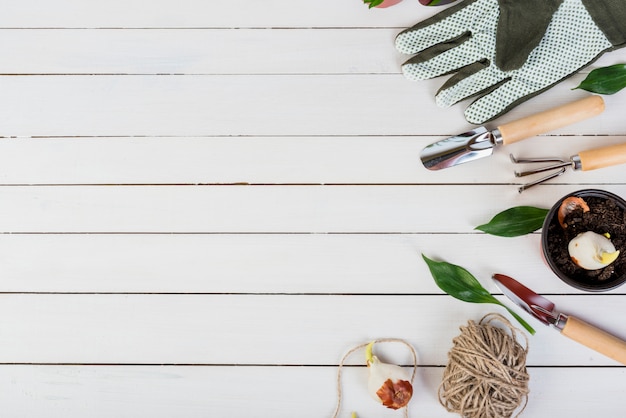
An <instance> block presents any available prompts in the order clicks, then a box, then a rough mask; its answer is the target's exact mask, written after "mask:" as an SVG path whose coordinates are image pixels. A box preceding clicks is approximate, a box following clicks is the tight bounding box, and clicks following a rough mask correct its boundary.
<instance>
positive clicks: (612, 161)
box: [578, 143, 626, 171]
mask: <svg viewBox="0 0 626 418" xmlns="http://www.w3.org/2000/svg"><path fill="white" fill-rule="evenodd" d="M578 157H579V158H580V164H581V167H580V169H581V170H582V171H589V170H595V169H596V168H602V167H609V166H612V165H618V164H624V163H626V143H624V144H619V145H611V146H609V147H603V148H597V149H592V150H589V151H582V152H579V153H578Z"/></svg>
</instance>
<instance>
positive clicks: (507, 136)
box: [498, 96, 604, 145]
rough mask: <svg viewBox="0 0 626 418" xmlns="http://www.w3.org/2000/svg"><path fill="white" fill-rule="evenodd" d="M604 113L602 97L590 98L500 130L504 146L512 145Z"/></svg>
mask: <svg viewBox="0 0 626 418" xmlns="http://www.w3.org/2000/svg"><path fill="white" fill-rule="evenodd" d="M602 111H604V100H603V99H602V97H600V96H589V97H586V98H584V99H582V100H578V101H575V102H572V103H569V104H566V105H563V106H559V107H555V108H554V109H550V110H546V111H545V112H541V113H537V114H535V115H532V116H527V117H525V118H522V119H518V120H516V121H513V122H509V123H505V124H504V125H501V126H498V130H500V133H501V134H502V143H503V144H504V145H506V144H512V143H513V142H517V141H521V140H522V139H526V138H530V137H531V136H535V135H538V134H542V133H546V132H550V131H552V130H554V129H558V128H561V127H563V126H566V125H570V124H572V123H575V122H579V121H581V120H584V119H587V118H590V117H592V116H596V115H599V114H600V113H602Z"/></svg>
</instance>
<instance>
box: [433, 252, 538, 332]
mask: <svg viewBox="0 0 626 418" xmlns="http://www.w3.org/2000/svg"><path fill="white" fill-rule="evenodd" d="M422 258H423V259H424V261H425V262H426V264H427V265H428V268H429V269H430V273H431V274H432V276H433V279H435V283H436V284H437V286H439V288H440V289H441V290H443V291H444V292H446V293H447V294H449V295H450V296H452V297H454V298H456V299H459V300H462V301H464V302H470V303H493V304H495V305H500V306H502V307H503V308H505V309H506V310H507V311H509V313H510V314H511V315H512V316H513V317H514V318H515V319H516V320H517V321H518V322H519V323H520V324H521V325H522V326H523V327H524V328H525V329H526V331H528V332H529V333H530V334H532V335H534V334H535V330H534V329H533V328H532V327H531V326H530V325H529V324H528V323H527V322H526V321H524V319H522V318H521V317H520V316H519V315H518V314H516V313H515V312H513V311H512V310H511V309H510V308H509V307H508V306H506V305H505V304H503V303H502V302H500V301H499V300H498V299H496V298H495V297H494V296H493V295H492V294H491V293H489V292H488V291H487V289H485V288H484V287H482V285H481V284H480V282H479V281H478V280H476V278H475V277H474V276H473V275H472V274H471V273H470V272H469V271H467V270H466V269H464V268H463V267H460V266H457V265H455V264H450V263H447V262H445V261H434V260H431V259H430V258H428V257H426V256H425V255H424V254H422Z"/></svg>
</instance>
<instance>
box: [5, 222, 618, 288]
mask: <svg viewBox="0 0 626 418" xmlns="http://www.w3.org/2000/svg"><path fill="white" fill-rule="evenodd" d="M539 240H540V237H539V235H538V234H532V235H529V236H524V237H519V238H513V239H506V238H499V237H493V236H490V235H486V234H453V235H450V234H434V235H433V234H424V235H422V234H417V235H407V234H401V235H388V234H384V235H368V234H354V235H343V234H331V235H329V234H287V235H275V234H272V235H258V234H235V235H221V234H217V235H216V234H208V235H206V234H182V235H181V234H148V235H128V234H122V235H97V234H70V235H67V234H60V235H59V234H36V235H30V234H29V235H20V234H4V235H0V274H1V277H2V280H1V281H0V284H1V289H2V291H4V292H95V293H100V292H131V293H262V294H263V293H290V294H298V293H322V294H326V293H334V294H416V293H427V294H440V293H441V291H440V290H439V288H438V287H437V286H436V285H435V283H434V281H433V280H432V278H431V275H430V272H429V271H428V269H427V266H426V264H425V263H424V261H423V260H422V258H421V254H424V255H426V256H427V257H429V258H433V259H437V260H445V261H448V262H451V263H454V264H457V265H461V266H463V267H465V268H466V269H468V270H469V271H470V272H471V273H472V274H473V275H474V276H475V277H476V278H477V279H478V280H479V281H480V282H481V283H482V284H483V286H484V287H485V288H487V289H488V290H489V291H491V292H494V293H500V291H499V290H498V289H497V288H496V287H495V286H494V285H493V284H492V283H491V280H490V277H491V276H492V275H493V274H494V273H504V274H508V275H511V276H513V277H516V278H518V279H519V280H520V281H522V282H524V283H525V284H526V285H527V286H529V287H531V288H532V289H533V290H535V291H536V292H538V293H561V294H563V293H580V292H579V291H577V290H575V289H573V288H571V287H569V286H568V285H566V284H564V283H563V282H562V281H561V280H559V279H558V278H557V277H556V276H554V275H553V274H552V273H551V272H550V270H549V269H548V268H547V266H546V265H545V264H544V263H543V261H542V257H541V252H540V248H539V247H540V243H539ZM477 248H478V249H479V250H477ZM68 259H71V262H68ZM624 292H626V288H621V289H615V290H613V291H611V293H614V294H615V293H620V294H623V293H624Z"/></svg>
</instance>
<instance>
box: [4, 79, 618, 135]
mask: <svg viewBox="0 0 626 418" xmlns="http://www.w3.org/2000/svg"><path fill="white" fill-rule="evenodd" d="M439 84H441V81H439V80H431V81H428V82H424V83H417V82H410V81H408V80H406V79H405V78H404V77H403V76H402V75H399V74H387V75H287V76H285V75H220V76H206V75H205V76H202V75H185V76H183V75H171V76H154V75H147V76H139V75H136V76H119V75H118V76H115V75H111V76H11V77H2V78H0V90H2V91H3V94H4V95H5V96H6V97H12V98H13V99H12V100H6V101H3V103H2V104H1V105H0V119H1V120H2V135H3V136H5V137H12V136H16V137H33V136H216V135H217V136H219V135H222V136H249V135H263V136H266V135H270V136H272V135H273V136H285V135H293V136H299V135H305V136H318V135H330V136H336V135H416V134H419V135H445V136H448V135H453V134H458V133H460V132H465V131H467V130H468V129H469V128H470V127H471V126H468V123H467V122H466V121H465V119H464V118H463V116H462V112H463V105H459V106H454V107H453V108H451V109H441V108H438V107H437V106H436V105H435V104H434V99H433V96H434V91H436V89H437V88H438V86H439ZM575 85H576V80H574V79H572V80H568V81H567V82H564V83H561V84H560V85H558V86H557V87H555V88H554V89H552V90H551V94H550V95H549V96H547V95H541V96H540V97H536V98H534V99H532V100H531V101H530V102H528V103H525V104H524V105H522V106H520V107H519V108H517V109H515V110H514V111H512V112H510V113H509V114H507V115H506V117H503V118H501V121H502V122H505V121H508V120H512V119H514V118H517V117H521V116H525V115H528V114H530V113H535V112H537V111H541V110H545V109H547V108H552V107H554V106H556V105H558V104H563V103H568V102H572V101H574V100H576V99H577V98H580V97H584V96H585V95H587V93H584V92H580V91H574V92H573V91H571V88H572V87H574V86H575ZM384 97H392V98H393V99H390V100H389V101H384V100H383V101H381V100H382V99H381V98H384ZM606 102H607V108H608V109H607V111H605V112H604V113H603V114H602V115H600V116H597V117H595V118H593V119H591V120H587V121H584V122H580V123H577V124H575V125H572V126H569V127H566V128H562V129H560V130H558V131H554V133H559V134H576V135H580V134H588V135H599V134H607V135H624V134H626V128H625V127H624V126H623V124H622V123H620V117H619V115H621V113H620V112H621V110H620V107H623V106H624V104H625V103H626V96H620V95H615V96H609V97H607V98H606ZM33 121H37V123H33Z"/></svg>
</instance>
